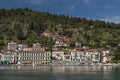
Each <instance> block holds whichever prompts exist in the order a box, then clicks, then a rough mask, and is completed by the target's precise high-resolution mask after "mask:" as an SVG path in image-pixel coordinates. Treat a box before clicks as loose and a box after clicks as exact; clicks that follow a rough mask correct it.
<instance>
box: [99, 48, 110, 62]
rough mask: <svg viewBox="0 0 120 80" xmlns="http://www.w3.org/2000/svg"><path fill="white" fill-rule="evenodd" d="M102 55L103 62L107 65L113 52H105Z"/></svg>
mask: <svg viewBox="0 0 120 80" xmlns="http://www.w3.org/2000/svg"><path fill="white" fill-rule="evenodd" d="M101 53H102V62H103V63H106V62H107V61H110V60H111V57H110V54H111V52H110V51H109V50H103V51H101Z"/></svg>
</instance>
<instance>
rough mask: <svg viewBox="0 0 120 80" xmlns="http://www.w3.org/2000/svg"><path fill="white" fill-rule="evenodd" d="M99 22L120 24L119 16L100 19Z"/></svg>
mask: <svg viewBox="0 0 120 80" xmlns="http://www.w3.org/2000/svg"><path fill="white" fill-rule="evenodd" d="M100 20H104V21H106V22H114V23H120V16H111V17H106V18H103V19H100Z"/></svg>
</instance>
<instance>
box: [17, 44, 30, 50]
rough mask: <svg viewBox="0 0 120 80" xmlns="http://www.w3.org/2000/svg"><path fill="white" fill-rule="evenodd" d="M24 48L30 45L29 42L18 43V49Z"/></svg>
mask: <svg viewBox="0 0 120 80" xmlns="http://www.w3.org/2000/svg"><path fill="white" fill-rule="evenodd" d="M24 48H28V45H27V44H18V45H17V49H18V50H23V49H24Z"/></svg>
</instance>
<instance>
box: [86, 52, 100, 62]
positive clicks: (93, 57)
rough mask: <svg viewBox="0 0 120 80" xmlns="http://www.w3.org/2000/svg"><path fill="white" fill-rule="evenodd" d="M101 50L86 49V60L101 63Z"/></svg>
mask: <svg viewBox="0 0 120 80" xmlns="http://www.w3.org/2000/svg"><path fill="white" fill-rule="evenodd" d="M100 55H101V52H99V51H98V50H87V51H85V62H86V63H100V59H101V57H100Z"/></svg>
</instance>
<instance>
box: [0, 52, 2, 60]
mask: <svg viewBox="0 0 120 80" xmlns="http://www.w3.org/2000/svg"><path fill="white" fill-rule="evenodd" d="M1 58H2V53H0V61H1Z"/></svg>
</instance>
